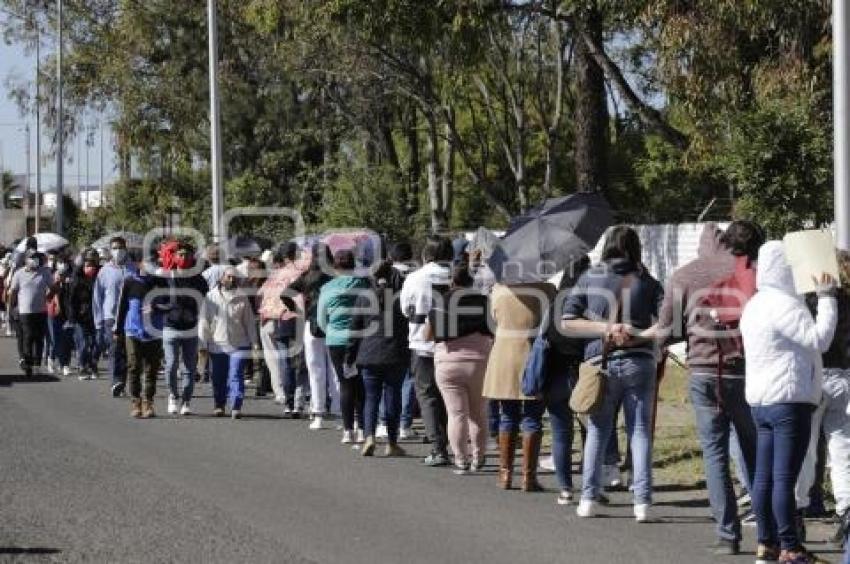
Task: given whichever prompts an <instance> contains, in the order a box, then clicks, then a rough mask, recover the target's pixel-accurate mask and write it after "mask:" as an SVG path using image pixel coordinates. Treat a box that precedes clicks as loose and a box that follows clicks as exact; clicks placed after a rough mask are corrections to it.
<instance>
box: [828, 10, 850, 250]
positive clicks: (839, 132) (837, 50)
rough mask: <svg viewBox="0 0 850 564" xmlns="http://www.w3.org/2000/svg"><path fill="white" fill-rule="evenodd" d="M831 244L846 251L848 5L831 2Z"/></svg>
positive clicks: (849, 232) (849, 204)
mask: <svg viewBox="0 0 850 564" xmlns="http://www.w3.org/2000/svg"><path fill="white" fill-rule="evenodd" d="M832 41H833V47H832V48H833V53H832V65H833V66H832V77H833V81H834V83H833V89H832V91H833V127H834V128H835V131H834V135H835V156H834V160H835V235H836V237H835V241H836V244H837V246H838V248H839V249H844V250H850V5H848V2H847V0H833V2H832Z"/></svg>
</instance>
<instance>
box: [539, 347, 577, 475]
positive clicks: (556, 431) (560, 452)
mask: <svg viewBox="0 0 850 564" xmlns="http://www.w3.org/2000/svg"><path fill="white" fill-rule="evenodd" d="M548 376H549V381H550V386H549V390H548V393H547V394H546V407H547V409H548V410H549V421H550V423H551V424H552V458H553V459H554V461H555V476H556V477H557V478H558V486H560V488H561V490H572V489H573V473H572V452H573V411H572V410H571V409H570V394H571V393H572V390H573V387H574V386H575V382H576V379H577V378H578V371H577V368H576V366H575V365H573V364H560V363H559V364H557V365H556V366H555V367H554V369H553V370H552V371H551V372H550V374H549V375H548Z"/></svg>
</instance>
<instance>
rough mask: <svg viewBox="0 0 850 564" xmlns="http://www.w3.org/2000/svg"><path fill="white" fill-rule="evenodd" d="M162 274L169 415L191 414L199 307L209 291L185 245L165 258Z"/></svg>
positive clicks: (196, 361)
mask: <svg viewBox="0 0 850 564" xmlns="http://www.w3.org/2000/svg"><path fill="white" fill-rule="evenodd" d="M164 258H165V259H166V260H164V261H163V262H164V264H163V266H164V267H165V269H166V271H165V272H164V273H163V278H164V279H165V282H166V285H167V287H168V305H167V306H166V310H165V327H164V329H163V332H162V346H163V351H164V353H165V378H166V382H167V384H168V389H169V392H170V393H169V397H168V413H171V414H175V413H177V412H178V410H179V412H180V415H191V414H192V409H191V407H190V405H189V404H190V402H191V401H192V393H193V391H194V388H195V376H196V374H197V370H198V348H199V346H198V321H199V316H198V314H199V311H200V305H201V304H202V303H203V301H204V298H205V297H206V295H207V292H208V291H209V286H208V285H207V282H206V280H204V277H203V276H202V275H201V272H200V268H198V267H197V266H196V263H195V256H194V249H193V248H192V247H191V246H190V245H188V244H187V243H184V242H181V243H179V244H178V245H177V249H176V253H175V255H174V257H173V260H171V262H170V263H169V262H168V260H167V259H168V257H164ZM181 357H182V360H183V368H184V370H183V373H182V379H181V380H182V382H181V383H182V386H181V387H179V388H178V385H177V371H178V368H179V364H180V358H181Z"/></svg>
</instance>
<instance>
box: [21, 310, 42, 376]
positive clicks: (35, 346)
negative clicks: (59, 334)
mask: <svg viewBox="0 0 850 564" xmlns="http://www.w3.org/2000/svg"><path fill="white" fill-rule="evenodd" d="M20 330H21V340H22V344H23V353H24V354H23V359H24V363H25V364H26V365H27V366H41V357H42V356H44V337H45V335H46V334H47V314H46V313H22V314H21V321H20Z"/></svg>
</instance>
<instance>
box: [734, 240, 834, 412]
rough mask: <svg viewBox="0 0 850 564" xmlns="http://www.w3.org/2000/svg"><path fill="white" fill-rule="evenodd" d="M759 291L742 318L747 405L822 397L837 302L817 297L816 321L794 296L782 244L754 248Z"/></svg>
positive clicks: (747, 306)
mask: <svg viewBox="0 0 850 564" xmlns="http://www.w3.org/2000/svg"><path fill="white" fill-rule="evenodd" d="M756 285H757V287H758V292H757V293H756V295H755V296H753V298H752V299H751V300H750V301H749V302H748V303H747V305H746V307H745V308H744V312H743V314H742V315H741V336H742V337H743V339H744V354H745V355H746V361H747V363H746V366H747V379H746V395H747V403H749V404H750V405H752V406H765V405H773V404H779V403H810V404H814V405H817V404H818V403H820V398H821V382H822V380H823V368H822V363H821V354H822V353H823V352H825V351H826V350H827V349H828V348H829V345H830V344H831V343H832V338H833V335H834V333H835V324H836V321H837V319H838V307H837V304H836V299H835V298H834V297H829V296H821V297H819V298H818V308H817V311H818V315H817V319H816V320H815V319H814V318H812V314H811V313H810V312H809V309H808V308H807V307H806V303H805V302H804V300H803V299H802V298H801V297H800V296H798V295H797V293H796V291H795V288H794V278H793V276H792V274H791V267H790V266H788V263H787V261H786V260H785V249H784V247H783V245H782V243H781V242H779V241H770V242H768V243H765V244H764V246H762V248H761V249H760V250H759V257H758V270H757V274H756Z"/></svg>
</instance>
